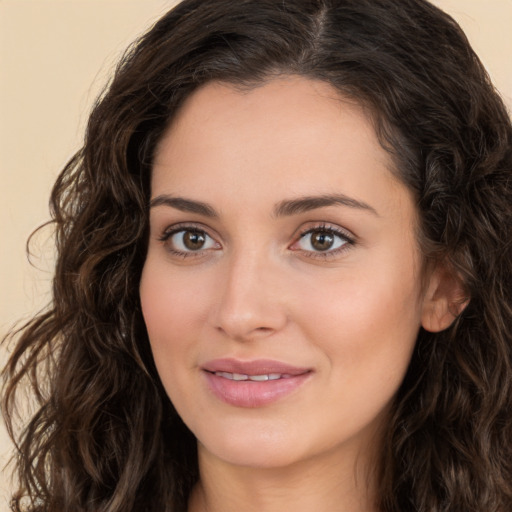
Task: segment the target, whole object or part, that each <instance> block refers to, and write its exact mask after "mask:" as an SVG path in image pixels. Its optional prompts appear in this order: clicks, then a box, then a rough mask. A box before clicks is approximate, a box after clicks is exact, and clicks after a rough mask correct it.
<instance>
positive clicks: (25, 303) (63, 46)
mask: <svg viewBox="0 0 512 512" xmlns="http://www.w3.org/2000/svg"><path fill="white" fill-rule="evenodd" d="M205 1H207V0H205ZM174 3H176V1H175V0H137V1H135V0H131V1H129V0H0V237H1V238H0V240H1V250H0V290H1V292H0V337H1V336H3V335H4V334H5V333H6V332H7V330H8V329H9V328H10V327H11V326H12V324H13V322H14V321H15V320H19V319H20V318H27V317H29V316H30V315H31V314H32V313H33V312H34V311H36V310H37V309H39V308H41V307H43V306H44V304H45V303H46V302H47V301H48V299H49V291H48V290H49V283H50V279H51V268H52V251H51V240H48V234H47V233H44V232H43V233H42V234H41V235H40V236H38V237H37V238H36V243H35V255H34V258H33V264H34V265H35V267H31V266H30V264H29V263H28V262H27V258H26V256H25V240H26V238H27V236H28V235H29V234H30V232H31V231H32V230H33V229H34V228H35V227H37V226H38V225H39V224H41V223H42V222H44V221H45V220H47V219H48V208H47V203H48V196H49V192H50V188H51V185H52V183H53V181H54V180H55V178H56V176H57V173H58V172H59V170H60V169H61V168H62V166H63V165H64V164H65V163H66V161H67V160H68V159H69V158H70V157H71V155H72V154H73V153H74V151H75V150H76V149H78V148H79V146H80V141H81V138H82V133H83V128H84V123H85V121H86V119H87V113H88V112H89V109H90V105H91V103H92V101H93V100H94V98H95V96H96V95H97V93H98V92H99V90H100V89H101V86H102V85H103V83H104V82H105V80H106V79H107V77H108V76H109V71H110V70H111V69H112V66H113V64H114V63H115V62H116V60H117V58H118V57H119V55H120V53H121V52H122V50H123V49H124V48H125V46H126V45H127V44H128V43H129V42H130V41H131V40H133V39H134V38H135V37H136V36H137V35H138V34H140V33H141V32H142V31H144V29H145V28H146V27H148V26H149V25H150V24H152V23H153V22H155V21H156V20H157V19H158V17H159V16H160V15H161V14H163V13H164V12H165V11H166V10H167V8H169V7H170V6H172V5H173V4H174ZM435 3H436V4H438V5H439V6H441V7H442V8H444V9H445V10H447V11H448V12H449V13H450V14H452V15H453V16H454V17H455V18H456V19H457V20H458V21H459V23H460V24H461V25H462V26H463V28H464V29H465V30H466V33H467V34H468V36H469V38H470V40H471V42H472V44H473V46H474V48H475V49H476V51H477V53H479V55H480V56H481V58H482V60H483V62H484V64H485V65H486V67H487V69H488V71H489V72H490V74H491V77H492V78H493V80H494V82H495V84H496V85H497V87H498V89H499V90H500V91H501V93H502V95H503V96H504V98H505V100H506V102H507V104H508V106H509V109H512V65H511V61H512V36H511V35H510V26H511V25H512V0H437V1H435ZM5 358H6V354H5V349H4V348H2V349H0V366H3V364H4V362H5ZM7 451H8V441H7V437H6V435H5V433H4V432H3V431H2V430H1V426H0V465H1V466H3V464H5V462H6V460H7V456H6V454H7ZM9 473H10V471H9V469H8V470H7V471H4V474H3V476H1V475H0V512H3V511H7V510H8V506H7V495H8V489H9V487H10V483H9Z"/></svg>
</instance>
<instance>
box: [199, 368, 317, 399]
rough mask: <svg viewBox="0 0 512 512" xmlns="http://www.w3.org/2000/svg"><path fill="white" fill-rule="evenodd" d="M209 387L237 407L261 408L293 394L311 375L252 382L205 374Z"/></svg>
mask: <svg viewBox="0 0 512 512" xmlns="http://www.w3.org/2000/svg"><path fill="white" fill-rule="evenodd" d="M204 373H205V376H206V380H207V382H208V387H209V388H210V390H211V391H212V392H213V394H214V395H215V396H217V398H219V399H220V400H222V401H223V402H225V403H227V404H229V405H234V406H235V407H261V406H264V405H268V404H271V403H273V402H276V401H278V400H280V399H281V398H283V397H285V396H287V395H289V394H290V393H293V392H294V391H295V390H296V389H298V388H299V387H300V386H301V385H302V384H304V382H305V381H306V380H307V379H308V378H309V377H310V375H311V373H310V372H307V373H303V374H301V375H294V376H291V377H286V378H284V379H276V380H266V381H262V382H261V381H260V382H256V381H251V380H242V381H240V380H238V381H236V380H231V379H226V378H224V377H219V376H217V375H215V374H214V373H210V372H204Z"/></svg>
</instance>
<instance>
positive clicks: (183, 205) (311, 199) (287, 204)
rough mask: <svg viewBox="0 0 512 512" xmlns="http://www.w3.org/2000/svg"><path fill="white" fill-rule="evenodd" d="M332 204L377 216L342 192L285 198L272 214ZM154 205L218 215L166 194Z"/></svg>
mask: <svg viewBox="0 0 512 512" xmlns="http://www.w3.org/2000/svg"><path fill="white" fill-rule="evenodd" d="M333 205H342V206H348V207H349V208H355V209H358V210H366V211H368V212H370V213H372V214H374V215H376V216H377V217H379V214H378V212H377V210H375V208H373V207H372V206H370V205H369V204H367V203H365V202H363V201H359V200H357V199H353V198H351V197H348V196H346V195H344V194H325V195H320V196H305V197H299V198H296V199H287V200H284V201H281V202H279V203H278V204H277V205H276V206H275V208H274V212H273V215H274V217H288V216H291V215H298V214H299V213H304V212H307V211H310V210H316V209H318V208H325V207H327V206H333ZM156 206H169V207H171V208H175V209H177V210H180V211H182V212H188V213H197V214H199V215H202V216H204V217H210V218H217V217H218V216H219V215H218V213H217V212H216V211H215V209H214V208H213V207H212V206H210V205H209V204H207V203H203V202H202V201H196V200H193V199H186V198H184V197H176V196H171V195H167V194H163V195H160V196H157V197H155V198H154V199H152V200H151V202H150V203H149V207H150V208H154V207H156Z"/></svg>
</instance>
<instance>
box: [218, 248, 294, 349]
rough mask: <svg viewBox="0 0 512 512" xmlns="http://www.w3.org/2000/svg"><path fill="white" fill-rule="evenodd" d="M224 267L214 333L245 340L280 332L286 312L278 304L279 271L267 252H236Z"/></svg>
mask: <svg viewBox="0 0 512 512" xmlns="http://www.w3.org/2000/svg"><path fill="white" fill-rule="evenodd" d="M223 263H224V268H223V271H222V272H221V282H220V283H219V294H218V303H217V304H216V308H215V319H214V322H215V324H216V327H217V329H219V330H221V331H223V332H224V333H225V334H227V335H228V336H230V337H232V338H237V339H244V338H249V337H251V336H256V335H262V334H269V333H271V332H274V331H277V330H279V329H280V328H282V327H283V325H284V324H285V323H286V312H285V310H284V308H283V304H282V301H281V300H280V299H281V297H280V293H279V285H280V279H279V269H278V268H277V267H278V265H277V263H276V262H275V261H272V258H270V256H269V254H268V251H265V250H262V249H261V248H253V247H251V248H238V249H237V250H234V251H233V252H232V254H230V255H229V256H226V259H225V261H224V262H223Z"/></svg>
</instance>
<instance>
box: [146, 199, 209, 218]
mask: <svg viewBox="0 0 512 512" xmlns="http://www.w3.org/2000/svg"><path fill="white" fill-rule="evenodd" d="M155 206H170V207H171V208H176V210H180V211H182V212H188V213H197V214H199V215H202V216H203V217H211V218H215V217H218V215H217V212H216V211H215V210H214V209H213V208H212V207H211V206H210V205H209V204H206V203H202V202H201V201H195V200H192V199H185V198H184V197H174V196H169V195H166V194H164V195H161V196H157V197H155V198H154V199H152V200H151V201H150V203H149V207H150V208H154V207H155Z"/></svg>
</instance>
